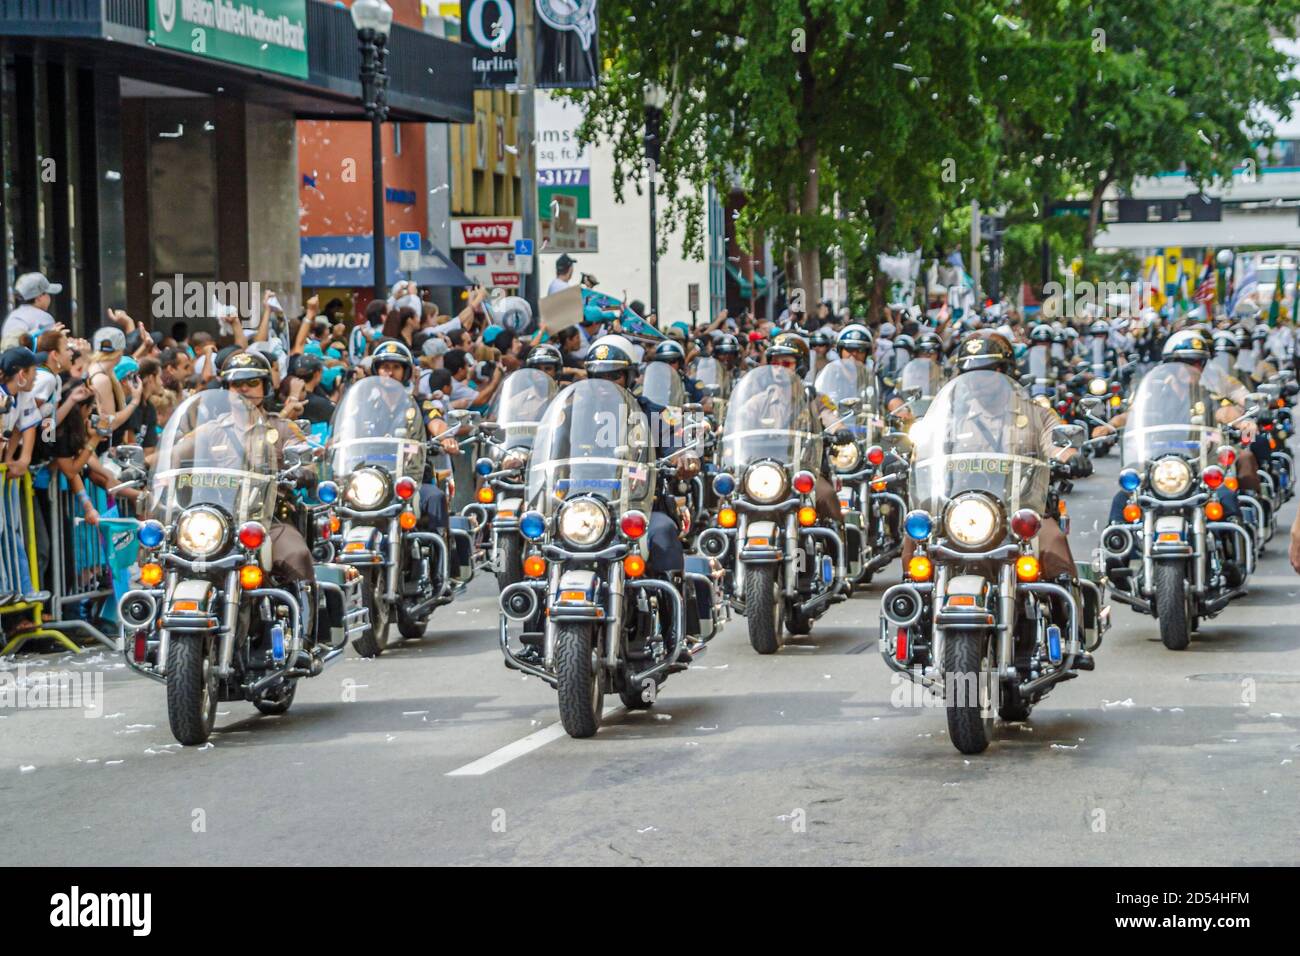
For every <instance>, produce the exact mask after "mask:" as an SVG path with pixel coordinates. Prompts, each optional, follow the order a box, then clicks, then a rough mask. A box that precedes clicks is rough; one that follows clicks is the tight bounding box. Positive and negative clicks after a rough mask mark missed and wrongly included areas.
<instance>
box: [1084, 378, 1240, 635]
mask: <svg viewBox="0 0 1300 956" xmlns="http://www.w3.org/2000/svg"><path fill="white" fill-rule="evenodd" d="M1203 378H1204V376H1203V373H1202V372H1200V371H1199V370H1198V369H1197V368H1196V367H1195V366H1193V365H1189V364H1186V363H1183V362H1177V361H1174V362H1165V363H1163V364H1161V365H1157V366H1156V367H1155V368H1153V369H1152V370H1151V371H1149V372H1147V374H1146V375H1145V376H1144V377H1143V379H1142V381H1141V382H1140V383H1139V385H1138V389H1137V393H1136V394H1135V396H1134V399H1133V404H1132V407H1131V408H1130V410H1129V412H1128V420H1127V422H1126V423H1125V425H1124V435H1123V445H1122V447H1121V454H1122V465H1123V468H1124V470H1123V471H1122V472H1121V473H1120V476H1119V484H1120V488H1121V493H1120V495H1121V497H1119V498H1117V501H1116V507H1118V506H1119V504H1120V501H1121V500H1122V501H1123V502H1124V504H1123V511H1122V518H1121V520H1120V521H1118V522H1115V523H1112V524H1110V525H1108V526H1107V527H1106V529H1105V530H1104V531H1103V532H1102V538H1101V545H1102V546H1101V551H1100V555H1099V556H1100V558H1101V559H1102V560H1103V561H1104V564H1105V567H1106V571H1107V575H1108V576H1109V578H1110V581H1111V589H1112V590H1111V593H1112V594H1113V595H1114V596H1115V598H1116V599H1118V600H1119V601H1122V602H1123V603H1125V604H1128V605H1129V606H1130V607H1132V608H1134V609H1135V610H1138V611H1140V612H1142V613H1143V614H1152V615H1154V616H1155V617H1156V619H1157V620H1158V621H1159V624H1160V639H1161V641H1163V642H1164V645H1165V647H1167V648H1169V649H1170V650H1183V649H1184V648H1186V647H1187V645H1188V643H1189V641H1190V639H1191V635H1192V633H1193V632H1194V631H1196V630H1197V629H1198V628H1199V626H1200V622H1201V620H1202V619H1205V618H1211V617H1214V616H1216V615H1217V614H1219V613H1220V612H1221V611H1222V610H1223V609H1224V608H1225V607H1227V606H1228V604H1229V602H1231V601H1233V600H1235V599H1237V598H1239V597H1242V596H1243V595H1245V594H1246V591H1247V589H1246V582H1247V580H1248V579H1249V577H1250V575H1251V574H1252V573H1254V570H1255V557H1256V553H1257V539H1256V531H1255V530H1254V529H1252V528H1251V527H1249V525H1248V524H1247V522H1245V521H1243V520H1242V519H1240V518H1237V517H1233V516H1231V515H1229V514H1228V513H1227V510H1226V509H1225V507H1224V499H1225V492H1230V491H1233V490H1234V488H1236V487H1237V480H1236V478H1235V476H1234V475H1233V474H1231V472H1232V467H1233V465H1234V463H1235V461H1236V451H1235V449H1234V448H1233V447H1232V444H1231V443H1230V439H1231V438H1232V436H1233V435H1234V431H1233V426H1235V425H1239V424H1240V423H1241V421H1243V420H1244V419H1245V418H1246V417H1248V416H1250V415H1251V414H1253V413H1254V411H1255V410H1254V409H1249V410H1247V414H1246V416H1243V417H1242V419H1239V420H1238V421H1236V422H1233V423H1230V424H1228V425H1226V426H1225V425H1223V424H1217V423H1216V421H1215V411H1216V409H1218V407H1219V403H1218V402H1217V401H1216V400H1215V398H1214V395H1213V393H1212V392H1211V391H1210V389H1209V388H1207V387H1206V383H1205V381H1204V380H1203ZM1236 500H1237V503H1238V506H1239V508H1240V510H1241V512H1242V513H1243V515H1248V514H1253V516H1260V515H1262V514H1263V508H1262V506H1261V504H1260V503H1259V502H1258V501H1256V500H1255V499H1254V498H1252V497H1251V496H1250V495H1246V494H1243V493H1241V492H1240V491H1239V490H1237V491H1236ZM1112 517H1114V515H1112Z"/></svg>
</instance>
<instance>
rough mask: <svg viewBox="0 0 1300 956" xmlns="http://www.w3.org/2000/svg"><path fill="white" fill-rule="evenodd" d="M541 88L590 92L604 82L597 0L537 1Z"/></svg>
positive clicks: (539, 81) (538, 62)
mask: <svg viewBox="0 0 1300 956" xmlns="http://www.w3.org/2000/svg"><path fill="white" fill-rule="evenodd" d="M534 3H535V4H536V10H537V47H536V50H537V85H538V86H539V87H541V88H543V89H589V88H591V87H594V86H595V85H596V82H597V81H598V80H599V79H600V55H599V47H598V44H597V33H596V0H534Z"/></svg>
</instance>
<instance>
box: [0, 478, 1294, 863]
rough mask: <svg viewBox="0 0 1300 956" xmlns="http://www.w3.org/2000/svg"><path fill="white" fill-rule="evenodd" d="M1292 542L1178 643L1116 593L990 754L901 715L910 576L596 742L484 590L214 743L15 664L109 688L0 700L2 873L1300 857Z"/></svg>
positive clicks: (1098, 509) (117, 674)
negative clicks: (92, 705)
mask: <svg viewBox="0 0 1300 956" xmlns="http://www.w3.org/2000/svg"><path fill="white" fill-rule="evenodd" d="M1116 472H1117V464H1116V463H1115V459H1114V458H1113V457H1112V458H1108V459H1105V460H1103V461H1102V462H1101V463H1100V468H1099V470H1098V474H1097V475H1096V476H1094V477H1093V478H1091V479H1089V480H1087V481H1084V482H1080V483H1078V485H1077V486H1076V490H1075V493H1074V494H1073V495H1072V496H1071V499H1070V507H1071V512H1072V513H1073V520H1074V526H1073V528H1072V531H1071V535H1070V538H1071V542H1072V546H1073V549H1074V552H1075V556H1076V558H1079V559H1083V558H1085V557H1086V556H1089V555H1090V553H1091V551H1092V549H1093V548H1094V547H1095V546H1096V544H1097V537H1098V532H1097V528H1098V527H1099V523H1100V522H1101V521H1102V519H1104V515H1105V510H1106V506H1107V504H1108V502H1109V500H1110V497H1111V495H1112V493H1113V490H1114V489H1115V487H1116V486H1115V474H1116ZM1294 507H1295V505H1294V503H1292V504H1290V505H1288V506H1287V508H1286V509H1285V512H1284V514H1283V518H1282V521H1283V528H1286V527H1289V524H1290V521H1291V518H1292V517H1293V514H1294V511H1293V509H1294ZM1285 539H1286V532H1285V530H1283V531H1282V532H1280V533H1279V536H1278V537H1277V538H1275V539H1274V541H1273V542H1272V544H1271V545H1270V547H1269V550H1268V554H1267V555H1266V557H1265V559H1264V560H1263V562H1262V563H1261V565H1260V567H1259V569H1258V572H1257V574H1256V576H1255V578H1254V579H1253V581H1252V583H1251V594H1250V595H1249V596H1248V597H1247V598H1245V599H1243V600H1241V601H1238V602H1237V603H1235V604H1234V605H1232V606H1231V607H1230V608H1229V609H1228V610H1226V611H1225V612H1224V613H1223V614H1221V615H1220V616H1219V617H1218V618H1216V619H1214V620H1212V621H1210V622H1207V623H1206V624H1205V625H1204V626H1203V629H1202V632H1201V633H1200V635H1199V636H1198V637H1197V638H1196V639H1195V640H1194V641H1193V643H1192V645H1191V647H1190V648H1189V649H1188V650H1186V651H1183V652H1172V651H1168V650H1166V649H1165V648H1164V647H1163V645H1161V643H1160V641H1159V635H1158V632H1157V629H1156V625H1155V621H1154V620H1153V619H1151V618H1149V617H1142V616H1139V615H1138V614H1137V613H1136V612H1134V611H1132V610H1131V609H1129V608H1126V607H1123V606H1121V605H1116V606H1115V607H1114V609H1113V620H1114V625H1115V626H1114V627H1113V628H1112V629H1111V631H1110V632H1109V633H1108V635H1107V637H1106V641H1105V644H1104V645H1103V646H1102V648H1101V649H1100V650H1099V651H1098V652H1097V655H1096V659H1097V669H1096V671H1095V672H1093V673H1091V674H1082V675H1081V676H1080V677H1079V679H1077V680H1074V681H1071V682H1068V683H1065V684H1062V685H1059V686H1058V687H1057V688H1056V689H1055V690H1054V691H1053V692H1052V694H1051V695H1050V696H1049V697H1048V698H1047V700H1046V701H1044V702H1043V703H1041V704H1040V705H1039V706H1038V707H1036V708H1035V710H1034V713H1033V716H1032V718H1031V720H1030V721H1029V722H1028V723H1027V724H1025V725H1010V726H1008V725H999V727H998V736H997V740H996V743H995V744H994V745H993V746H992V747H991V748H990V749H989V750H988V751H987V752H986V753H984V754H982V755H980V756H976V757H963V756H962V755H961V754H959V753H957V751H956V750H955V749H953V747H952V745H951V744H950V742H949V741H948V739H947V736H946V733H945V727H946V724H945V720H944V716H943V712H942V710H938V709H934V708H932V707H918V706H914V705H912V706H907V705H904V706H900V704H912V703H913V702H912V700H911V697H910V695H909V696H908V697H907V698H906V699H901V698H903V695H904V692H905V691H906V690H907V689H908V686H910V685H900V684H898V683H897V681H896V680H894V679H893V675H892V674H891V673H890V672H889V671H888V670H887V668H886V667H885V665H884V664H883V662H882V661H881V660H880V659H879V656H878V653H877V650H876V636H877V627H878V623H877V622H878V610H879V596H880V594H881V592H882V591H883V589H884V587H886V586H887V585H888V584H890V583H893V582H894V581H895V580H897V578H898V573H899V572H898V566H897V565H894V566H893V567H892V568H890V569H888V570H887V571H886V572H885V573H884V574H883V575H881V576H880V577H879V578H878V580H877V583H876V584H874V585H873V586H872V587H871V588H870V589H869V590H868V591H867V592H866V593H864V594H860V595H858V596H856V597H855V598H854V599H852V600H850V601H848V602H845V603H842V604H839V605H836V606H835V607H833V608H832V609H831V611H830V612H829V613H828V614H827V615H826V616H825V617H823V618H822V619H821V620H820V621H818V622H817V624H816V626H815V627H814V629H813V634H812V636H811V637H810V638H803V639H799V643H797V644H794V645H789V646H787V647H786V648H785V649H784V650H782V651H781V653H779V654H778V655H776V656H774V657H759V656H758V655H756V654H755V653H754V652H753V651H752V650H751V649H750V647H749V643H748V640H747V639H746V635H745V623H744V620H743V619H742V618H739V617H737V618H734V619H733V620H732V621H731V623H730V624H728V625H727V627H726V629H725V630H724V631H723V633H722V634H721V635H720V636H719V637H718V638H717V639H716V640H714V641H713V643H712V644H711V645H710V647H709V650H708V653H707V654H706V655H704V657H703V658H702V659H701V660H700V661H699V662H698V663H697V664H696V665H694V666H692V668H691V670H690V671H688V672H687V673H684V674H680V675H677V676H675V677H673V678H671V679H670V680H669V681H668V682H667V684H666V685H665V686H664V688H663V690H662V693H661V697H660V699H659V702H658V703H657V704H656V705H655V707H654V708H653V709H652V710H650V711H648V712H642V713H636V714H627V713H624V712H622V711H619V710H615V711H614V712H613V713H611V714H610V715H609V716H608V718H607V723H606V725H605V726H604V727H603V728H602V729H601V731H600V733H599V734H598V735H597V737H595V738H594V739H590V740H570V739H568V738H567V737H565V736H564V735H563V733H562V732H561V731H560V730H559V727H558V725H557V724H556V721H557V719H558V718H557V711H556V705H555V698H554V694H553V692H552V691H550V690H549V689H548V688H547V687H546V686H545V685H544V684H543V683H542V682H540V681H538V680H536V679H531V678H522V677H521V676H520V675H519V674H518V673H515V672H513V671H507V670H506V669H505V668H504V667H503V666H502V664H501V659H500V654H499V652H498V650H497V648H496V643H495V622H496V614H495V610H494V608H495V604H494V601H495V596H496V589H495V584H494V583H493V581H492V579H491V578H489V577H481V578H480V579H478V580H476V581H475V582H474V583H473V584H472V585H471V587H470V590H469V592H468V594H467V595H466V596H465V597H464V598H462V599H460V600H458V601H457V602H456V603H454V604H453V605H451V606H449V607H446V608H442V609H440V610H439V611H438V612H437V613H436V614H435V615H434V619H433V622H432V626H431V628H430V632H429V634H428V636H427V637H426V638H425V639H424V640H422V641H419V642H408V643H406V644H404V645H401V646H399V647H398V648H397V649H392V650H389V651H388V652H386V653H385V654H384V656H383V657H382V658H380V659H378V660H375V661H367V660H364V659H361V658H357V657H351V656H345V658H344V659H343V660H342V661H340V662H339V663H337V664H336V665H335V666H333V667H331V668H330V669H329V670H327V671H326V673H325V674H324V675H322V676H321V677H318V678H316V679H314V680H310V681H304V682H302V683H301V684H300V685H299V690H298V696H297V700H296V702H295V704H294V706H293V709H292V711H291V712H290V713H289V714H288V715H286V716H283V717H263V716H261V715H259V714H258V713H257V712H256V711H255V710H254V709H253V708H252V706H251V705H249V704H245V703H229V704H222V705H221V707H220V716H219V718H218V731H219V732H218V733H217V734H216V735H215V736H214V738H213V746H211V747H208V748H206V749H202V750H200V749H186V750H183V751H182V749H181V748H180V747H179V746H178V745H176V744H175V743H174V742H173V739H172V737H171V734H170V733H169V731H168V729H167V715H166V710H165V703H164V698H163V690H162V688H161V686H160V685H158V684H155V683H153V682H151V681H147V680H145V679H144V678H140V677H136V676H133V675H131V674H129V673H127V672H126V671H125V669H124V667H123V665H120V664H117V663H116V662H115V660H114V658H113V657H112V655H109V654H106V653H101V652H98V651H91V652H89V653H87V654H83V655H80V657H79V658H77V659H73V658H70V656H69V655H66V654H57V655H47V656H44V657H40V658H35V657H32V656H28V657H21V658H18V659H17V660H15V661H9V662H6V664H5V666H7V667H14V666H16V665H17V664H20V663H21V664H24V665H26V666H27V667H28V672H27V673H28V675H29V676H30V675H32V674H34V673H38V672H48V671H54V670H73V671H90V672H95V671H102V672H103V674H104V700H103V707H102V709H101V711H100V713H99V715H98V716H92V715H90V714H88V713H86V712H85V711H83V710H81V709H39V710H33V709H25V708H19V709H15V708H13V707H7V708H4V709H3V710H0V832H3V833H4V834H5V837H6V839H5V844H6V853H5V856H6V862H7V863H9V864H10V865H34V864H36V865H40V864H60V865H79V864H80V865H84V864H89V865H100V864H128V865H129V864H161V865H196V864H259V863H284V864H348V863H359V864H390V863H391V864H421V863H433V864H482V863H489V864H530V863H541V864H545V863H550V864H566V863H579V864H581V863H587V864H637V863H647V864H656V863H658V864H674V863H676V864H692V863H697V864H730V863H757V864H765V863H795V864H798V863H819V864H829V863H875V864H885V863H889V864H904V865H906V864H948V863H954V864H1011V865H1014V864H1074V863H1083V864H1102V865H1113V866H1128V865H1134V864H1138V865H1153V864H1155V865H1161V864H1287V863H1289V864H1296V863H1300V840H1297V837H1298V836H1300V801H1298V800H1297V799H1296V792H1297V773H1298V772H1300V766H1298V765H1300V627H1298V626H1297V620H1296V617H1295V616H1294V615H1295V609H1296V607H1297V604H1298V603H1300V602H1297V600H1296V597H1297V593H1298V592H1300V579H1298V578H1297V577H1296V576H1295V575H1294V574H1293V573H1292V571H1291V569H1290V566H1289V564H1288V563H1287V561H1286V540H1285ZM38 679H39V678H38ZM616 703H617V701H616V700H615V704H616ZM611 710H613V708H612V707H611ZM457 771H460V772H459V773H457Z"/></svg>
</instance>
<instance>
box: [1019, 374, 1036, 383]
mask: <svg viewBox="0 0 1300 956" xmlns="http://www.w3.org/2000/svg"><path fill="white" fill-rule="evenodd" d="M1020 384H1021V385H1033V384H1034V376H1032V375H1030V374H1029V373H1028V372H1026V373H1025V374H1024V375H1022V376H1020Z"/></svg>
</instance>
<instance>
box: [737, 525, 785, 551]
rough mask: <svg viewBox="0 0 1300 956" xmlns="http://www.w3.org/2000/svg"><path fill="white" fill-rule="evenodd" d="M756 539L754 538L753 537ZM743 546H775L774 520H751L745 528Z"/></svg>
mask: <svg viewBox="0 0 1300 956" xmlns="http://www.w3.org/2000/svg"><path fill="white" fill-rule="evenodd" d="M756 538H757V539H758V540H755V539H756ZM745 546H746V547H750V548H775V547H777V546H778V545H777V531H776V522H775V521H751V522H750V523H749V525H748V527H746V529H745Z"/></svg>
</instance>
